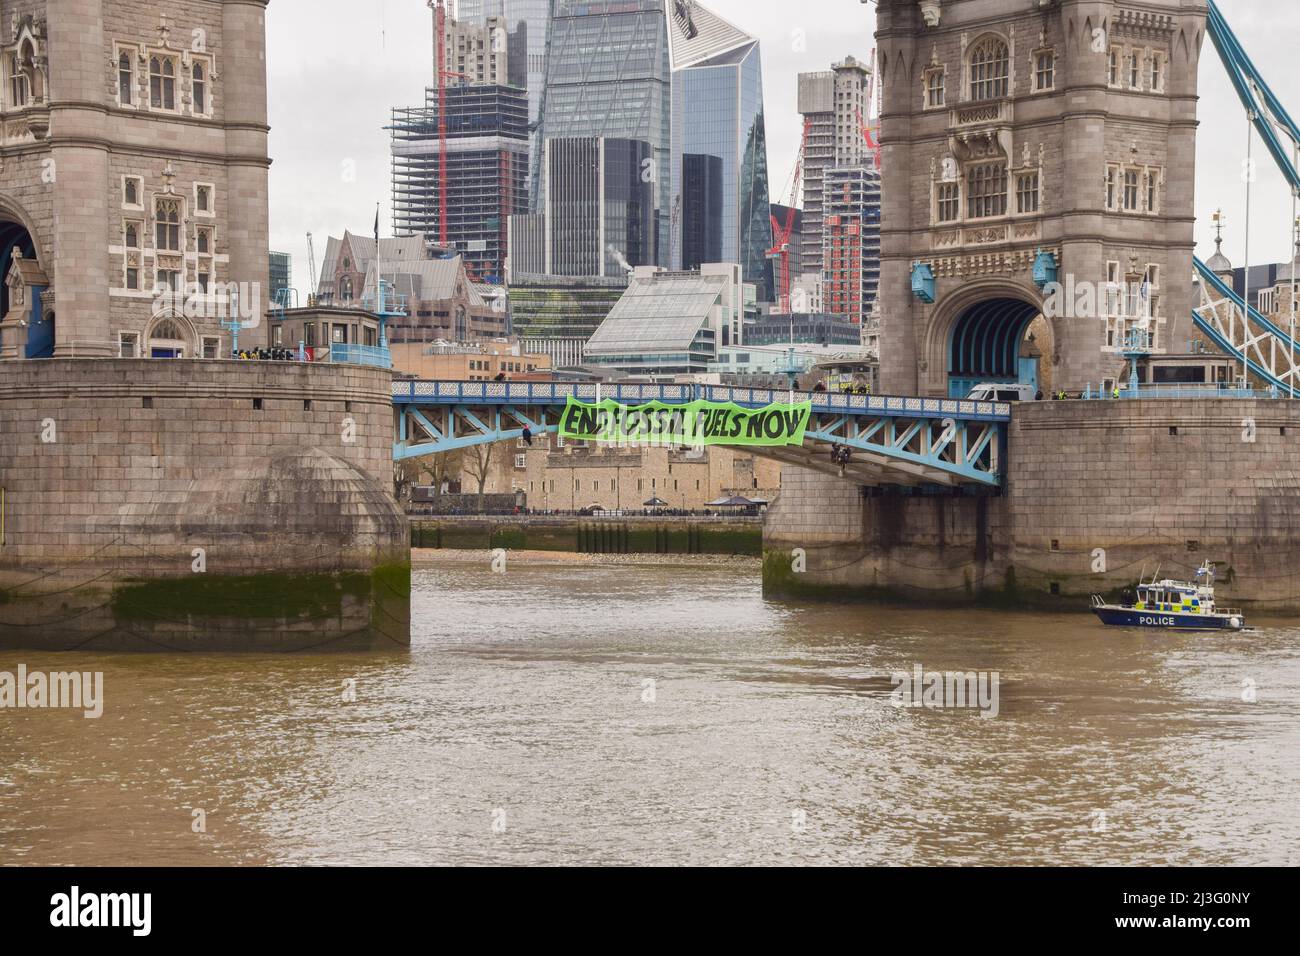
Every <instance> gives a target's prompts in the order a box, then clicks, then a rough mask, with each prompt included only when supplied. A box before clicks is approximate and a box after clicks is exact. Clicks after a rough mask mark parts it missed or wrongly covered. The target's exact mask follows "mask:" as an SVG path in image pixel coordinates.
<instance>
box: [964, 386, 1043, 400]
mask: <svg viewBox="0 0 1300 956" xmlns="http://www.w3.org/2000/svg"><path fill="white" fill-rule="evenodd" d="M1034 394H1035V393H1034V386H1032V385H1021V384H1018V383H1015V382H981V383H980V384H979V385H976V386H975V387H974V388H972V389H971V390H970V394H969V395H967V396H966V397H967V398H968V399H970V400H971V401H974V402H1032V401H1033V400H1034Z"/></svg>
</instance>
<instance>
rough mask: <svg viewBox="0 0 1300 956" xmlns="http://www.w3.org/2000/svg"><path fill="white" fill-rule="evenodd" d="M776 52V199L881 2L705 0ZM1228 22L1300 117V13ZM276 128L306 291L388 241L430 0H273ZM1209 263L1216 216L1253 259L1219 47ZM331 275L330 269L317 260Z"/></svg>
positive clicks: (1205, 153) (1208, 158) (282, 207)
mask: <svg viewBox="0 0 1300 956" xmlns="http://www.w3.org/2000/svg"><path fill="white" fill-rule="evenodd" d="M706 5H707V6H709V7H710V8H711V9H713V10H715V11H716V12H717V13H719V14H720V15H722V16H724V17H726V18H727V19H729V20H731V21H732V22H733V23H735V24H736V25H737V26H738V27H740V28H742V29H744V30H746V31H747V32H749V33H752V34H753V35H755V36H757V37H758V38H759V39H760V40H761V41H762V44H763V69H764V77H763V83H764V93H765V99H766V108H767V134H768V167H769V170H770V176H771V179H772V183H773V186H772V191H773V197H772V198H773V200H774V201H780V200H781V199H783V198H784V197H781V196H779V195H778V193H779V192H780V191H782V190H784V189H785V188H786V184H787V183H788V181H789V178H790V170H791V166H792V164H793V162H794V154H795V152H796V150H797V149H798V145H799V134H800V128H801V127H800V120H799V116H798V114H797V113H796V112H795V75H796V74H797V73H800V72H803V71H808V70H818V69H825V68H827V66H828V65H829V64H830V63H831V62H833V61H835V60H839V59H843V57H844V56H845V55H847V54H853V55H855V56H857V57H859V58H861V59H864V60H865V59H867V58H868V57H869V56H870V54H871V50H872V47H873V46H874V41H873V39H872V33H873V31H874V27H875V7H874V5H863V4H861V3H859V2H858V0H801V2H799V3H792V2H790V0H779V2H778V0H706ZM1220 5H1221V7H1222V9H1223V10H1224V13H1225V15H1226V16H1227V17H1228V20H1229V21H1230V23H1231V24H1232V26H1233V29H1234V30H1235V31H1236V32H1237V35H1238V36H1239V37H1240V38H1241V39H1242V42H1243V44H1244V45H1245V47H1246V49H1247V51H1248V52H1249V53H1250V55H1251V57H1252V58H1253V59H1254V60H1255V62H1256V63H1257V64H1258V65H1259V66H1260V68H1261V70H1263V72H1264V74H1265V76H1266V77H1267V79H1268V82H1269V84H1270V85H1271V86H1272V88H1273V90H1274V92H1275V93H1277V95H1278V96H1279V97H1280V98H1281V100H1282V102H1283V103H1284V104H1286V105H1287V106H1288V107H1289V108H1290V110H1291V112H1292V114H1293V115H1300V71H1297V70H1296V69H1295V68H1294V61H1295V57H1296V55H1297V54H1296V44H1295V41H1296V38H1297V37H1298V36H1300V4H1294V3H1281V2H1279V0H1221V3H1220ZM267 33H268V37H267V41H268V53H267V61H268V69H269V83H270V119H271V127H272V131H271V156H272V158H273V159H274V161H275V162H274V165H273V166H272V167H271V244H272V247H273V248H275V249H279V250H283V251H285V252H289V253H292V255H293V257H294V285H295V286H297V287H298V288H299V290H300V292H301V293H305V290H306V289H307V288H308V287H309V284H310V283H309V280H308V276H307V240H306V234H307V233H308V232H312V233H314V235H315V237H316V251H317V256H318V257H319V256H320V255H321V254H322V253H323V252H324V248H325V238H326V237H327V236H328V235H330V234H331V233H333V234H335V235H338V234H341V233H342V231H343V229H344V228H349V229H352V230H353V231H359V232H366V233H368V232H369V231H370V230H371V228H372V227H373V223H374V215H375V203H376V202H380V203H382V208H383V214H382V217H381V223H382V229H383V231H384V233H385V234H387V233H388V225H387V223H388V197H389V193H388V136H387V134H386V133H385V132H384V126H385V124H386V123H387V122H388V118H389V109H390V108H391V107H393V106H414V105H418V104H419V103H421V102H423V98H424V87H425V86H427V85H428V84H429V83H430V82H431V81H432V73H433V65H432V64H433V51H432V46H433V42H432V36H433V29H432V14H431V13H430V11H429V9H428V6H427V4H426V2H425V0H362V2H361V3H357V2H356V0H271V4H270V6H269V8H268V13H267ZM1200 119H1201V129H1200V136H1199V143H1198V153H1197V163H1198V169H1197V199H1196V211H1197V241H1198V243H1199V245H1198V247H1197V252H1198V253H1199V254H1200V255H1201V257H1202V258H1208V256H1209V255H1210V254H1211V253H1212V252H1213V249H1214V246H1213V233H1212V231H1211V229H1210V226H1209V217H1210V214H1211V213H1212V212H1213V211H1214V209H1216V208H1218V207H1220V206H1222V207H1223V209H1224V210H1225V215H1226V216H1227V218H1228V221H1229V224H1228V239H1227V240H1226V241H1225V243H1224V251H1225V252H1226V253H1227V254H1228V256H1229V257H1230V258H1231V259H1232V260H1233V262H1234V263H1235V264H1238V265H1239V264H1240V263H1241V262H1242V261H1243V257H1244V256H1243V254H1244V248H1243V246H1244V238H1245V236H1244V224H1245V217H1244V215H1243V211H1244V208H1245V185H1244V183H1243V182H1242V163H1243V161H1244V159H1245V155H1246V125H1247V122H1246V114H1245V111H1244V110H1243V109H1242V107H1241V105H1240V104H1239V103H1238V101H1237V98H1236V95H1235V94H1234V93H1233V91H1232V88H1231V86H1230V85H1229V83H1228V80H1227V77H1226V75H1225V73H1224V71H1223V68H1222V67H1221V65H1220V63H1219V59H1218V56H1217V55H1216V54H1215V53H1214V50H1213V47H1212V46H1211V45H1210V43H1209V42H1208V41H1207V42H1206V44H1205V49H1204V51H1203V53H1202V57H1201V104H1200ZM1255 145H1256V156H1257V157H1259V159H1260V160H1261V161H1260V163H1259V166H1258V168H1259V171H1260V172H1259V178H1258V180H1257V182H1256V184H1255V186H1254V187H1253V190H1254V192H1253V196H1254V202H1253V204H1252V219H1251V234H1252V241H1251V250H1250V258H1251V261H1252V262H1264V261H1279V260H1283V259H1285V258H1287V256H1288V242H1289V240H1288V237H1289V235H1290V221H1291V198H1290V193H1289V191H1288V190H1287V188H1286V186H1285V183H1284V181H1283V179H1282V177H1281V175H1280V174H1279V173H1278V172H1277V171H1276V169H1275V168H1274V166H1273V165H1272V162H1271V161H1270V160H1269V159H1268V158H1267V156H1266V154H1265V153H1264V151H1263V148H1262V146H1261V144H1260V142H1259V140H1258V138H1256V144H1255ZM318 267H319V259H318Z"/></svg>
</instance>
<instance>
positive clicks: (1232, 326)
mask: <svg viewBox="0 0 1300 956" xmlns="http://www.w3.org/2000/svg"><path fill="white" fill-rule="evenodd" d="M1206 27H1207V29H1208V31H1209V34H1210V40H1211V42H1212V43H1213V44H1214V49H1215V50H1216V51H1218V54H1219V58H1220V59H1221V60H1222V61H1223V65H1224V67H1225V68H1226V69H1227V71H1228V79H1230V80H1231V81H1232V85H1233V88H1234V89H1235V90H1236V91H1237V96H1238V97H1239V98H1240V99H1241V103H1242V105H1243V106H1245V107H1246V112H1247V114H1248V115H1249V117H1250V121H1251V122H1252V123H1253V124H1254V126H1255V129H1256V130H1257V131H1258V132H1259V135H1260V136H1261V137H1262V138H1263V140H1264V145H1265V146H1267V147H1268V151H1269V155H1271V156H1272V157H1273V161H1274V162H1275V163H1276V164H1277V168H1278V169H1279V170H1281V171H1282V175H1283V176H1284V177H1286V180H1287V182H1288V183H1290V185H1291V190H1292V192H1293V193H1295V194H1297V195H1300V170H1298V169H1297V168H1296V162H1295V157H1296V150H1297V148H1300V127H1297V126H1296V124H1295V122H1294V121H1293V120H1292V119H1291V116H1290V114H1289V113H1287V111H1286V108H1285V107H1283V106H1282V103H1281V101H1280V100H1278V98H1277V97H1276V96H1275V95H1274V94H1273V91H1272V90H1271V89H1269V86H1268V84H1267V83H1266V82H1264V77H1263V75H1262V74H1261V73H1260V72H1259V70H1258V69H1257V68H1256V66H1255V64H1254V63H1253V62H1252V61H1251V59H1250V57H1249V56H1247V55H1246V51H1245V49H1244V48H1243V47H1242V45H1241V41H1239V40H1238V39H1237V36H1236V34H1234V33H1233V32H1232V28H1231V27H1229V26H1228V21H1227V20H1226V19H1225V18H1224V16H1223V13H1222V11H1220V10H1219V7H1218V4H1216V3H1214V2H1213V0H1211V2H1210V7H1209V13H1208V15H1207V17H1206ZM1284 140H1286V141H1289V144H1288V143H1286V142H1284ZM1194 262H1195V267H1196V271H1197V273H1198V274H1199V275H1200V277H1201V301H1200V303H1199V304H1198V305H1194V306H1193V308H1192V320H1193V321H1194V322H1195V324H1196V327H1197V328H1198V329H1200V330H1201V331H1202V332H1203V333H1205V334H1206V335H1207V336H1208V337H1209V339H1210V341H1211V342H1213V343H1214V345H1215V346H1216V347H1218V348H1219V349H1220V350H1222V351H1223V352H1224V353H1225V354H1227V355H1234V356H1236V357H1238V358H1239V359H1240V360H1241V362H1242V365H1243V367H1244V368H1246V369H1248V370H1249V371H1250V373H1251V374H1252V375H1254V376H1256V377H1258V378H1259V379H1261V380H1262V381H1264V382H1265V383H1266V384H1268V385H1270V386H1272V387H1273V388H1276V389H1279V390H1282V391H1285V392H1287V393H1288V394H1294V390H1295V389H1296V388H1297V387H1300V367H1298V366H1297V362H1296V348H1295V342H1294V339H1293V338H1292V337H1291V336H1290V334H1289V333H1287V332H1283V331H1282V330H1281V329H1280V328H1278V327H1277V326H1276V325H1274V324H1273V323H1272V322H1270V321H1269V320H1268V319H1266V318H1265V317H1264V316H1263V315H1262V314H1260V313H1259V312H1258V311H1257V310H1256V309H1254V308H1253V307H1251V306H1250V305H1249V304H1247V303H1246V302H1245V301H1243V300H1242V298H1241V296H1239V295H1237V293H1236V292H1235V291H1234V290H1233V288H1232V287H1231V286H1229V285H1228V284H1227V283H1225V282H1224V281H1223V280H1222V279H1220V278H1219V277H1218V276H1217V275H1215V274H1214V273H1213V272H1212V271H1210V268H1209V267H1208V266H1207V265H1206V264H1205V263H1204V262H1202V261H1201V260H1200V259H1195V260H1194Z"/></svg>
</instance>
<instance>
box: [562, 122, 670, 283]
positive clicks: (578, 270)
mask: <svg viewBox="0 0 1300 956" xmlns="http://www.w3.org/2000/svg"><path fill="white" fill-rule="evenodd" d="M650 158H651V150H650V146H649V144H648V143H644V142H641V141H640V140H634V139H608V138H605V137H599V136H582V137H555V138H548V139H547V140H546V155H545V157H544V159H543V165H542V169H543V177H544V179H545V181H546V207H545V208H546V212H545V216H544V219H545V242H546V253H545V271H546V273H547V274H548V275H559V276H600V275H603V276H609V277H613V278H618V277H625V276H626V275H627V274H628V271H629V270H630V269H631V267H633V266H644V265H654V264H655V263H654V262H653V261H652V259H651V258H650V256H651V254H652V253H653V251H654V243H653V241H652V239H653V230H654V226H655V219H654V184H653V183H651V182H647V181H646V180H645V179H644V177H643V176H642V170H643V169H645V164H646V162H647V160H649V159H650Z"/></svg>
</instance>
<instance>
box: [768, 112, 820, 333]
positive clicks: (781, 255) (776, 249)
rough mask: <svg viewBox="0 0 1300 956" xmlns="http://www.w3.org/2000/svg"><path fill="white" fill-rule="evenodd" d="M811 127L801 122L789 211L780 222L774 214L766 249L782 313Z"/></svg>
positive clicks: (786, 305)
mask: <svg viewBox="0 0 1300 956" xmlns="http://www.w3.org/2000/svg"><path fill="white" fill-rule="evenodd" d="M811 129H812V120H811V119H805V120H804V122H803V136H802V138H801V139H800V140H799V152H798V154H797V155H796V156H795V160H794V171H793V172H792V173H791V174H790V191H789V193H788V195H789V197H790V202H789V204H788V205H789V211H788V212H787V213H786V216H785V222H780V221H779V220H778V219H777V218H776V215H775V214H772V215H771V219H772V248H771V249H769V250H767V257H768V258H769V259H775V260H776V261H777V279H776V281H777V298H776V301H777V309H778V311H779V312H782V313H787V314H788V313H789V312H790V234H791V233H792V232H794V215H795V203H796V202H798V201H799V185H800V183H801V181H802V180H803V160H804V151H805V150H806V149H807V148H808V131H809V130H811Z"/></svg>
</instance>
